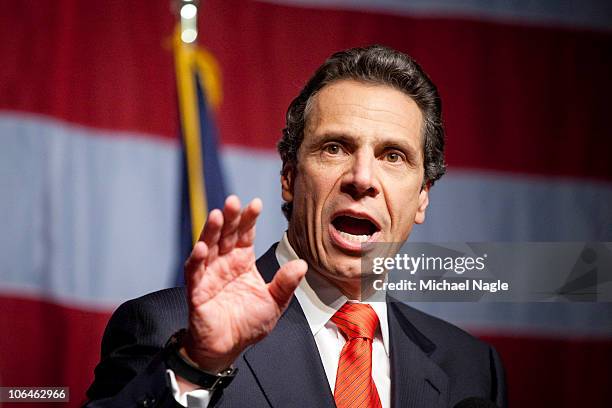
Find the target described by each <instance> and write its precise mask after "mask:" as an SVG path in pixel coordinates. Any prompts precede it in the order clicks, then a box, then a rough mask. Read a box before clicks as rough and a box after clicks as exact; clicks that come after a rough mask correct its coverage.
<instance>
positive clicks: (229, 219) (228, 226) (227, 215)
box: [219, 195, 242, 255]
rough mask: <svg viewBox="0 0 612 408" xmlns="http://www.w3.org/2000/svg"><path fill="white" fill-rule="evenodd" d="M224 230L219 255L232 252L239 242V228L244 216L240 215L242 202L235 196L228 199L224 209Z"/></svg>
mask: <svg viewBox="0 0 612 408" xmlns="http://www.w3.org/2000/svg"><path fill="white" fill-rule="evenodd" d="M223 218H224V221H223V229H222V230H221V236H220V240H219V255H223V254H226V253H228V252H229V251H231V250H232V249H233V248H234V246H235V245H236V241H237V240H238V234H237V230H238V226H239V225H240V219H241V218H242V214H241V213H240V200H239V199H238V197H236V196H235V195H231V196H229V197H227V199H226V200H225V206H224V207H223Z"/></svg>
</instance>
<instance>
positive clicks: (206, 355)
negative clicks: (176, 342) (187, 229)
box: [182, 196, 307, 373]
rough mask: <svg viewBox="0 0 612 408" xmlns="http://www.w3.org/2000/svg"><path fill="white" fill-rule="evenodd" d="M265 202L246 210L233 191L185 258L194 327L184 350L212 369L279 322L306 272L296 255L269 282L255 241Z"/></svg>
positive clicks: (222, 365) (224, 365) (226, 362)
mask: <svg viewBox="0 0 612 408" xmlns="http://www.w3.org/2000/svg"><path fill="white" fill-rule="evenodd" d="M261 207H262V203H261V200H259V199H255V200H253V201H251V202H250V203H249V205H248V206H247V207H246V208H245V209H244V210H241V208H240V201H239V200H238V197H236V196H229V197H228V198H227V200H226V201H225V207H224V208H223V211H220V210H213V211H211V212H210V214H209V215H208V220H207V221H206V225H205V226H204V229H203V231H202V234H201V236H200V240H199V241H198V242H197V243H196V244H195V246H194V248H193V251H192V253H191V255H190V257H189V259H187V261H186V262H185V282H186V284H187V295H188V303H189V328H188V336H187V337H186V339H185V344H184V347H183V350H182V351H183V352H184V353H185V354H186V355H187V357H189V358H190V359H191V360H193V361H194V362H195V363H196V364H198V365H199V366H200V367H201V368H202V369H203V370H206V371H208V372H211V373H215V372H219V371H221V370H223V369H225V368H227V367H229V366H230V365H231V364H232V363H233V362H234V360H235V359H236V357H237V356H238V355H239V354H240V353H241V352H242V351H243V350H244V349H245V348H246V347H247V346H248V345H250V344H253V343H255V342H257V341H259V340H261V339H262V338H263V337H265V336H266V335H267V334H268V333H269V332H270V331H271V330H272V329H273V328H274V326H275V325H276V322H277V321H278V318H279V317H280V315H281V313H282V312H283V310H284V309H285V308H286V307H287V305H288V303H289V300H290V299H291V296H292V294H293V292H294V290H295V288H296V287H297V286H298V284H299V282H300V280H301V279H302V277H303V276H304V274H305V273H306V269H307V265H306V263H305V262H304V261H301V260H298V261H292V262H289V263H287V264H285V265H284V266H283V267H281V268H280V269H279V271H278V272H277V273H276V275H275V276H274V279H273V280H272V282H270V283H269V284H266V283H265V282H264V280H263V279H262V277H261V275H260V274H259V272H258V271H257V268H256V267H255V252H254V247H253V243H254V239H255V222H256V220H257V217H258V216H259V214H260V213H261Z"/></svg>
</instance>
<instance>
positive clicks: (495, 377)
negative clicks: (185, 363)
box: [87, 246, 506, 408]
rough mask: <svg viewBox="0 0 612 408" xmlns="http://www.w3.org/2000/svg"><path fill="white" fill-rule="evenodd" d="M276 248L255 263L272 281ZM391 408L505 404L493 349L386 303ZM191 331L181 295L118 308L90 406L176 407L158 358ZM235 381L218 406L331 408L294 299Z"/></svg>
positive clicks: (165, 293)
mask: <svg viewBox="0 0 612 408" xmlns="http://www.w3.org/2000/svg"><path fill="white" fill-rule="evenodd" d="M275 248H276V246H273V247H272V248H270V249H269V250H268V252H267V253H266V254H265V255H263V256H262V257H261V258H260V259H259V260H258V261H257V267H258V269H259V271H260V273H261V274H262V276H263V277H264V279H265V280H266V281H270V279H271V278H272V276H273V275H274V273H275V272H276V271H277V270H278V268H279V265H278V262H277V260H276V256H275V252H274V251H275ZM387 315H388V320H389V337H390V359H391V361H390V362H391V401H392V406H393V407H402V408H403V407H424V408H435V407H452V406H454V405H455V404H456V403H457V402H458V401H460V400H462V399H464V398H466V397H473V396H476V397H481V398H485V399H490V400H492V401H494V402H496V403H497V405H499V406H500V407H505V406H506V388H505V381H504V372H503V367H502V364H501V362H500V359H499V356H498V355H497V353H496V351H495V350H494V349H493V348H492V347H490V346H488V345H487V344H485V343H483V342H481V341H479V340H477V339H475V338H474V337H472V336H470V335H469V334H467V333H465V332H464V331H462V330H460V329H458V328H457V327H455V326H453V325H451V324H449V323H446V322H444V321H442V320H440V319H437V318H435V317H432V316H429V315H427V314H425V313H423V312H420V311H418V310H416V309H413V308H411V307H409V306H407V305H405V304H401V303H397V302H388V313H387ZM186 326H187V302H186V297H185V290H184V289H183V288H174V289H166V290H162V291H159V292H155V293H151V294H149V295H146V296H143V297H141V298H138V299H134V300H130V301H128V302H126V303H124V304H123V305H121V306H120V307H119V308H118V309H117V311H116V312H115V313H114V314H113V316H112V317H111V319H110V321H109V323H108V326H107V328H106V331H105V333H104V338H103V340H102V358H101V361H100V363H99V364H98V366H97V367H96V370H95V380H94V383H93V384H92V385H91V387H90V388H89V390H88V392H87V396H88V397H89V399H90V400H91V402H90V403H89V404H88V406H90V407H131V406H174V405H175V403H174V400H173V397H172V395H171V392H170V390H169V388H168V386H167V385H166V382H165V370H166V367H165V365H164V362H163V358H162V356H161V354H160V351H161V349H162V347H163V345H164V343H165V342H166V340H167V339H168V338H169V337H170V336H171V335H172V334H173V333H174V332H175V331H177V330H178V329H180V328H182V327H186ZM235 366H237V367H238V370H239V372H238V374H237V376H236V378H235V379H234V381H233V382H232V384H230V386H228V387H227V388H226V389H225V390H224V391H223V392H222V393H216V394H215V396H214V398H213V401H212V403H211V406H215V407H275V408H285V407H334V406H335V405H334V398H333V395H332V391H331V390H330V387H329V383H328V381H327V377H326V375H325V371H324V369H323V365H322V363H321V359H320V357H319V353H318V350H317V346H316V343H315V341H314V337H313V336H312V333H311V331H310V328H309V326H308V322H307V321H306V317H305V316H304V313H303V312H302V308H301V307H300V304H299V303H298V301H297V300H296V299H295V297H294V298H293V299H292V301H291V303H290V305H289V307H288V308H287V310H286V311H285V313H284V314H283V315H282V316H281V318H280V319H279V321H278V324H277V325H276V327H275V328H274V330H273V331H272V332H271V333H270V334H269V335H268V336H267V337H265V338H264V339H263V340H262V341H260V342H259V343H257V344H254V345H253V346H251V347H249V348H248V349H247V350H245V351H244V353H243V354H242V355H241V356H240V357H239V358H238V360H237V361H236V362H235Z"/></svg>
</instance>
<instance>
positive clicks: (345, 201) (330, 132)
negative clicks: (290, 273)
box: [281, 80, 428, 289]
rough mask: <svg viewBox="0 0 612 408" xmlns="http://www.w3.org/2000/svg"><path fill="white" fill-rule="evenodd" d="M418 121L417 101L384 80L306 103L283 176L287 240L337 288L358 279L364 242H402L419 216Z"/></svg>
mask: <svg viewBox="0 0 612 408" xmlns="http://www.w3.org/2000/svg"><path fill="white" fill-rule="evenodd" d="M422 124H423V118H422V114H421V112H420V110H419V108H418V106H417V105H416V103H415V102H414V101H413V100H412V99H411V98H410V97H409V96H407V95H406V94H404V93H402V92H400V91H398V90H396V89H393V88H391V87H388V86H384V85H372V84H366V83H362V82H357V81H352V80H341V81H338V82H334V83H332V84H330V85H328V86H326V87H324V88H323V89H322V90H321V91H320V92H319V93H318V95H317V96H316V97H315V98H314V100H313V101H312V109H311V110H310V112H309V114H308V117H307V122H306V127H305V129H304V140H303V142H302V145H301V146H300V149H299V151H298V165H297V169H290V171H289V172H287V173H286V174H285V175H284V176H283V177H282V179H281V181H282V188H283V199H284V200H285V201H288V202H292V203H293V214H292V217H291V220H292V221H291V222H290V225H289V240H290V242H291V244H292V246H293V247H294V249H295V250H296V252H297V253H298V254H299V255H300V257H301V258H302V259H304V260H306V261H307V262H308V264H309V265H310V268H311V269H314V270H316V271H317V272H319V273H321V274H322V275H323V276H325V277H326V278H327V279H328V280H330V281H331V282H332V283H334V284H336V286H338V287H340V288H341V289H342V288H344V287H350V286H351V285H355V284H356V282H358V281H359V278H360V276H361V259H360V257H361V256H362V255H363V254H364V251H367V249H362V246H361V244H362V243H365V242H368V243H370V242H403V241H405V240H406V239H407V238H408V235H410V231H411V230H412V226H413V224H415V223H417V224H420V223H422V222H423V221H424V220H425V209H426V208H427V204H428V192H427V189H426V188H425V189H422V188H421V186H422V184H423V172H424V170H423V153H422V152H423V141H422ZM357 284H358V283H357Z"/></svg>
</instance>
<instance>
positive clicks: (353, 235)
mask: <svg viewBox="0 0 612 408" xmlns="http://www.w3.org/2000/svg"><path fill="white" fill-rule="evenodd" d="M331 224H332V227H333V228H332V231H331V232H332V238H333V239H334V241H335V242H336V244H338V245H340V246H341V247H344V248H346V249H349V250H352V251H359V250H360V249H361V244H363V243H366V242H371V241H373V240H374V238H375V236H376V235H377V233H378V232H379V231H380V228H379V227H378V226H377V225H376V224H375V223H374V222H373V221H372V220H369V219H367V218H361V217H356V216H351V215H346V214H344V215H339V216H336V217H335V218H334V219H333V220H332V222H331Z"/></svg>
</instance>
